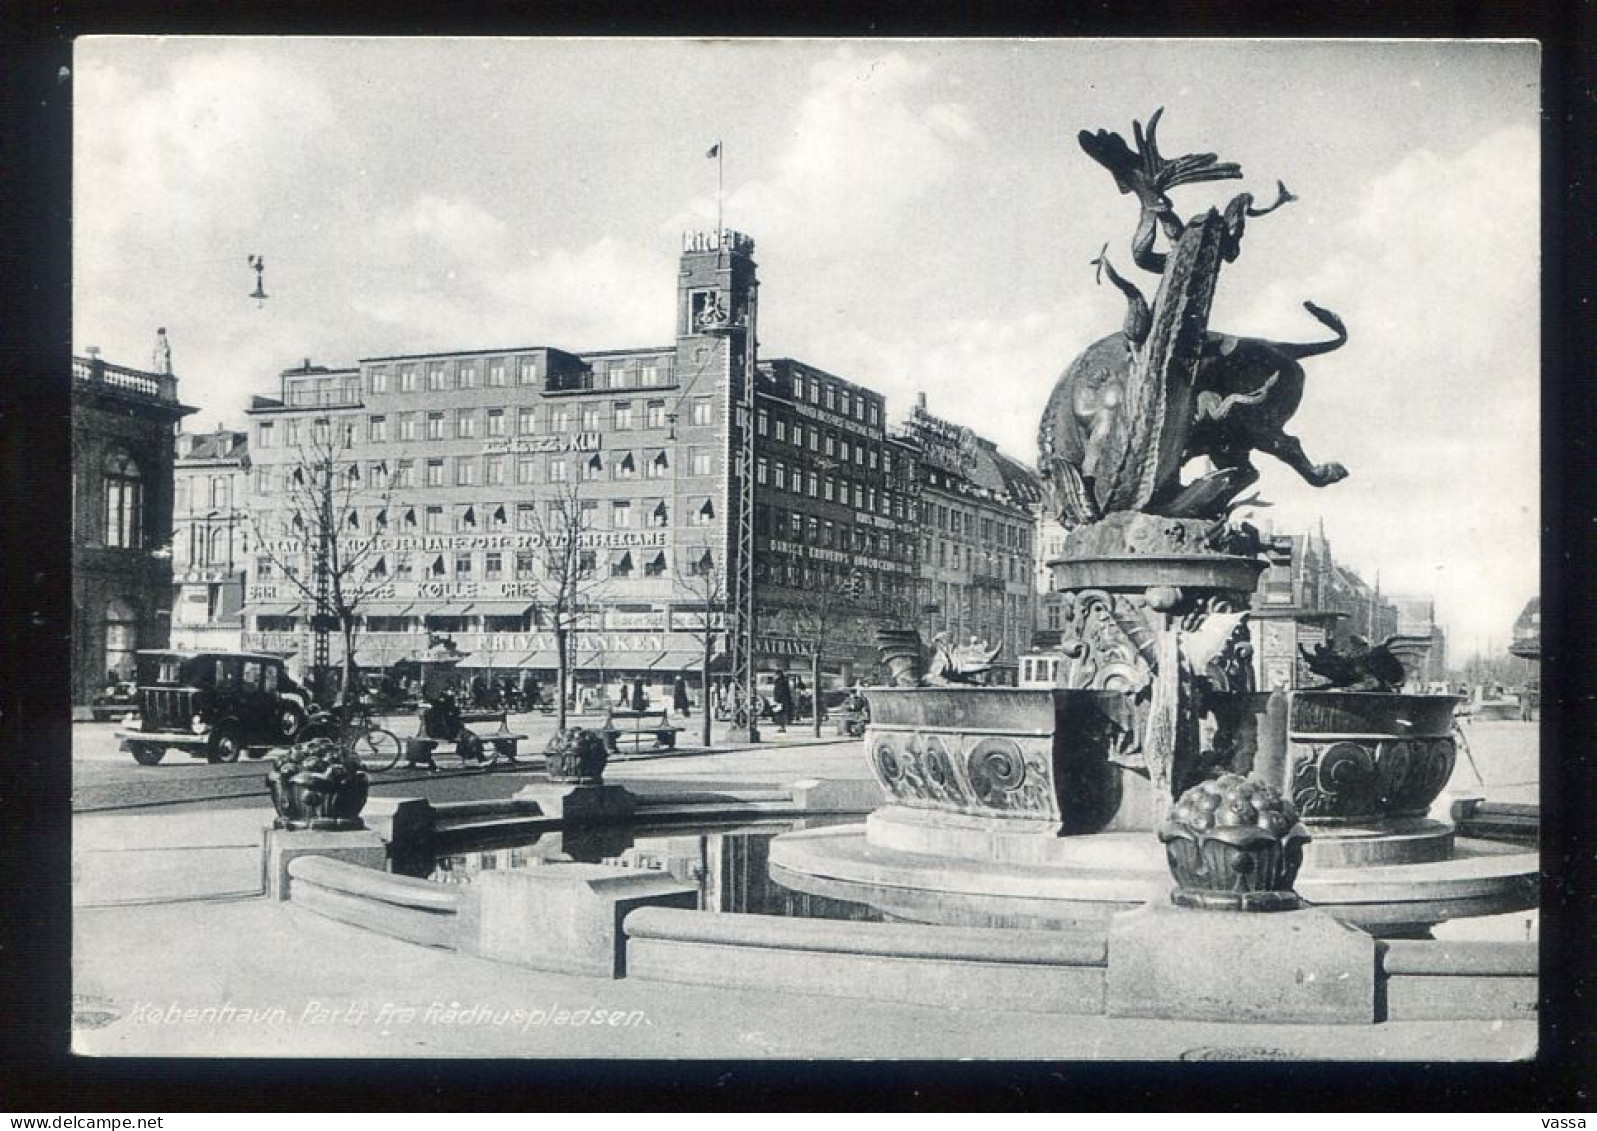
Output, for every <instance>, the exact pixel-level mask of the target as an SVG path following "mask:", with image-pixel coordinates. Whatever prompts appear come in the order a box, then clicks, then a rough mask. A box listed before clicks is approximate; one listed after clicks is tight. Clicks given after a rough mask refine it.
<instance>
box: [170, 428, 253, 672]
mask: <svg viewBox="0 0 1597 1131" xmlns="http://www.w3.org/2000/svg"><path fill="white" fill-rule="evenodd" d="M249 469H250V460H249V436H248V433H245V432H235V431H231V430H229V429H225V428H218V429H217V430H216V431H215V432H207V433H192V432H184V433H180V434H179V435H178V437H177V459H176V462H175V463H174V465H173V487H174V492H175V501H174V503H173V515H172V582H173V594H172V602H173V603H172V646H173V647H174V648H220V649H227V650H236V649H238V648H239V647H241V646H242V630H243V617H242V609H243V604H244V578H245V573H246V570H245V567H246V565H247V564H248V562H249V548H250V520H249V514H248V512H247V511H246V509H245V495H246V493H247V491H248V488H249V480H248V476H249Z"/></svg>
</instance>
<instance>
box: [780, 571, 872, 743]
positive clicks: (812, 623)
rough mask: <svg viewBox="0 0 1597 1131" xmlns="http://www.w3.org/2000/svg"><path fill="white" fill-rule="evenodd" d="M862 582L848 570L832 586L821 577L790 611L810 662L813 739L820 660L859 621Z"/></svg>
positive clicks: (816, 724) (856, 573)
mask: <svg viewBox="0 0 1597 1131" xmlns="http://www.w3.org/2000/svg"><path fill="white" fill-rule="evenodd" d="M864 589H865V585H864V579H863V578H862V577H861V576H860V574H859V571H858V570H850V571H849V572H848V573H847V574H846V575H844V576H843V577H841V578H839V579H838V580H837V582H836V583H835V584H828V583H827V581H826V580H825V578H824V577H823V578H822V579H821V580H820V581H819V582H818V583H816V584H812V585H810V586H808V587H806V588H805V589H804V590H802V591H801V593H800V595H799V601H798V604H797V605H795V606H794V607H793V610H792V618H793V620H792V623H793V632H794V635H795V636H796V637H798V639H799V640H800V641H802V642H803V644H804V651H805V653H806V654H807V655H808V656H809V659H810V703H811V706H810V715H811V725H812V726H813V728H814V734H815V737H817V738H819V737H820V736H821V716H822V714H823V709H822V699H821V659H822V657H824V656H825V655H826V650H827V647H828V646H829V645H830V644H831V643H832V641H833V640H835V639H836V638H837V637H838V636H839V634H840V633H841V632H842V631H843V630H844V629H845V628H846V627H847V626H848V625H850V624H852V623H854V622H857V621H860V620H861V618H862V616H863V613H864V610H863V609H861V608H860V601H861V599H862V598H863V597H864Z"/></svg>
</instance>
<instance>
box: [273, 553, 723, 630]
mask: <svg viewBox="0 0 1597 1131" xmlns="http://www.w3.org/2000/svg"><path fill="white" fill-rule="evenodd" d="M678 557H679V561H678V565H679V567H680V569H681V570H682V572H683V573H691V574H699V573H707V572H710V571H712V570H713V569H714V568H715V553H714V551H713V550H711V549H710V548H708V547H696V548H692V549H686V550H680V551H678ZM562 568H563V567H562V566H560V565H555V566H553V567H551V565H550V563H549V562H548V561H546V560H545V557H544V555H543V554H542V553H540V552H538V551H535V550H512V551H506V550H481V551H472V550H460V551H443V552H429V553H422V554H413V553H409V552H397V553H391V554H378V555H376V556H374V557H373V558H372V560H371V562H370V564H368V565H365V567H364V569H363V570H362V571H361V573H362V577H363V579H366V580H371V581H384V580H390V581H455V582H471V581H479V580H480V581H511V580H515V581H530V580H535V579H538V578H547V577H549V576H550V575H551V571H553V572H554V573H556V574H558V572H559V570H560V569H562ZM669 569H670V560H669V555H668V554H667V552H666V551H665V550H654V549H647V550H626V549H623V550H579V551H578V560H577V573H578V574H579V575H580V576H583V577H593V576H597V575H598V574H599V572H600V571H601V570H603V571H604V573H605V575H606V576H608V577H613V578H618V579H628V578H633V577H643V578H659V577H664V576H666V573H667V571H668V570H669ZM283 573H284V574H286V575H287V576H289V577H299V576H302V575H301V573H300V571H299V570H298V569H297V568H291V567H285V568H284V569H283ZM277 575H278V569H277V563H276V562H274V560H273V559H271V558H269V557H261V558H257V559H256V562H255V580H256V581H274V580H276V578H277ZM263 631H267V630H264V629H263Z"/></svg>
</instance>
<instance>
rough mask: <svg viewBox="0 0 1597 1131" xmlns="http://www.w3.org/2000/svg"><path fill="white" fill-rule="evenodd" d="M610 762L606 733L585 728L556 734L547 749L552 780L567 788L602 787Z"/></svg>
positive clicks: (550, 778) (545, 758) (546, 753)
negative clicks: (606, 768) (568, 786)
mask: <svg viewBox="0 0 1597 1131" xmlns="http://www.w3.org/2000/svg"><path fill="white" fill-rule="evenodd" d="M609 760H610V751H609V750H608V749H607V747H606V743H605V739H604V733H603V732H602V731H597V730H590V729H588V728H586V727H570V728H568V729H566V730H557V731H555V733H554V737H552V738H551V739H549V745H548V746H547V747H545V748H544V769H545V772H546V773H547V774H548V775H549V780H550V781H552V782H561V783H563V784H568V785H600V784H601V783H603V781H604V767H605V764H606V763H607V762H609Z"/></svg>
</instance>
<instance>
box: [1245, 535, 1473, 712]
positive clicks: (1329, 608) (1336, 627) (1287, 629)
mask: <svg viewBox="0 0 1597 1131" xmlns="http://www.w3.org/2000/svg"><path fill="white" fill-rule="evenodd" d="M1265 542H1266V552H1265V556H1266V559H1267V561H1268V568H1267V569H1266V570H1265V571H1264V572H1263V573H1262V574H1260V576H1259V585H1258V588H1257V589H1256V590H1255V592H1254V595H1253V601H1252V605H1251V607H1252V610H1253V619H1254V628H1253V642H1254V669H1255V672H1254V674H1255V676H1256V677H1257V678H1258V682H1259V686H1260V687H1261V688H1263V689H1266V690H1268V689H1271V688H1277V687H1288V688H1293V687H1314V686H1317V685H1319V684H1320V683H1321V682H1322V681H1321V680H1320V679H1319V678H1318V677H1317V676H1315V675H1314V674H1313V673H1311V672H1310V671H1309V670H1308V667H1307V665H1306V664H1305V663H1304V662H1303V658H1302V655H1301V653H1300V651H1299V649H1300V648H1306V649H1308V650H1310V651H1313V650H1314V648H1316V647H1318V646H1319V645H1321V644H1324V643H1327V642H1330V643H1332V644H1334V645H1337V646H1346V645H1347V644H1348V642H1349V641H1350V640H1351V638H1352V637H1354V636H1359V637H1362V638H1364V639H1365V640H1366V641H1369V642H1370V643H1375V644H1378V643H1380V642H1382V641H1384V640H1386V639H1387V638H1388V637H1391V636H1394V635H1400V616H1399V610H1398V606H1397V604H1395V603H1394V601H1393V600H1392V599H1391V598H1389V597H1384V596H1382V594H1381V591H1380V585H1379V583H1377V584H1375V585H1371V584H1369V583H1368V582H1366V581H1365V580H1364V579H1363V578H1362V577H1360V576H1359V575H1358V574H1357V573H1356V572H1355V571H1353V570H1352V569H1351V568H1349V567H1348V566H1346V565H1344V564H1342V563H1340V562H1338V561H1337V560H1336V558H1335V556H1334V555H1333V554H1332V552H1331V545H1330V542H1329V541H1328V540H1327V539H1326V537H1325V532H1324V530H1318V531H1310V532H1308V533H1305V534H1293V535H1283V536H1276V535H1274V534H1273V533H1271V532H1268V531H1267V532H1266V533H1265ZM1425 600H1426V602H1427V614H1426V615H1427V617H1429V608H1430V606H1429V603H1428V599H1425ZM1434 631H1435V632H1438V633H1439V632H1440V629H1439V628H1436V629H1434ZM1424 640H1425V641H1426V643H1427V645H1428V644H1429V642H1430V640H1431V634H1430V632H1427V633H1426V634H1425V635H1424ZM1420 652H1421V649H1420V648H1419V647H1418V646H1417V643H1416V644H1415V645H1414V646H1412V647H1409V648H1408V649H1407V650H1406V651H1405V653H1404V654H1405V664H1406V666H1407V667H1408V668H1409V669H1410V678H1411V679H1412V680H1415V681H1422V680H1425V679H1428V678H1429V677H1428V676H1427V675H1426V671H1427V668H1426V665H1425V664H1424V663H1423V662H1422V663H1418V664H1416V662H1415V657H1417V656H1419V655H1420ZM1436 678H1438V679H1440V678H1444V677H1441V676H1438V677H1436Z"/></svg>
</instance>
